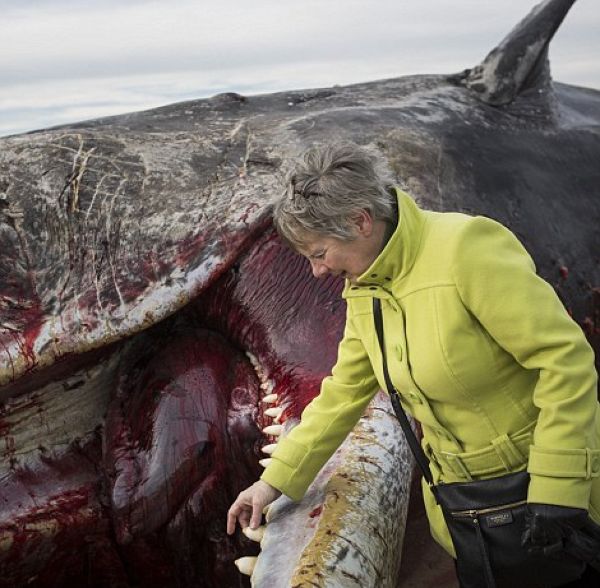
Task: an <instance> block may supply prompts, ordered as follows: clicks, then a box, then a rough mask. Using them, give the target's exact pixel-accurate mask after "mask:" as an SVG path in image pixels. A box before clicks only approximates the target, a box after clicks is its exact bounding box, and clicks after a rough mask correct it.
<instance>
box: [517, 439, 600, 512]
mask: <svg viewBox="0 0 600 588" xmlns="http://www.w3.org/2000/svg"><path fill="white" fill-rule="evenodd" d="M527 471H528V472H529V474H530V475H531V481H530V483H529V492H528V495H527V500H528V502H537V503H545V504H557V505H560V506H571V507H573V508H583V509H586V510H587V509H588V508H589V502H590V493H591V490H592V482H593V479H594V478H597V477H598V476H599V475H600V450H597V449H546V448H541V447H536V446H534V445H532V446H531V447H530V451H529V463H528V465H527Z"/></svg>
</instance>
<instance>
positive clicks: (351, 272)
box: [298, 211, 386, 282]
mask: <svg viewBox="0 0 600 588" xmlns="http://www.w3.org/2000/svg"><path fill="white" fill-rule="evenodd" d="M363 213H364V214H361V215H360V216H358V217H357V218H356V220H355V221H353V229H354V233H355V238H354V239H353V240H352V241H343V240H341V239H338V238H337V237H327V236H323V235H319V234H318V233H308V234H306V236H305V238H304V239H303V246H302V247H299V248H298V252H299V253H300V254H302V255H304V257H306V258H307V259H308V261H309V262H310V265H311V269H312V272H313V275H314V276H315V278H324V277H325V276H327V275H329V274H331V275H333V276H339V277H342V278H348V279H349V280H350V281H351V282H356V280H357V279H358V277H359V276H360V275H362V274H363V273H364V272H365V271H367V269H368V268H369V266H370V265H371V264H372V263H373V262H374V261H375V258H376V257H377V256H378V255H379V253H380V251H381V250H382V249H383V238H384V234H385V228H386V227H385V223H382V222H381V221H375V222H373V219H372V218H371V216H370V215H369V214H368V213H367V212H366V211H363Z"/></svg>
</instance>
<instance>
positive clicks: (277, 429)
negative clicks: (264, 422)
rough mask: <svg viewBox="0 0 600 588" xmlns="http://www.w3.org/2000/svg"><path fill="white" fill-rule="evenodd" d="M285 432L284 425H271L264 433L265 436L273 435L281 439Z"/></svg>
mask: <svg viewBox="0 0 600 588" xmlns="http://www.w3.org/2000/svg"><path fill="white" fill-rule="evenodd" d="M282 432H283V425H269V426H268V427H265V428H264V429H263V433H264V434H265V435H273V436H275V437H279V435H281V433H282Z"/></svg>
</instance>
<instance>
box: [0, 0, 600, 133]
mask: <svg viewBox="0 0 600 588" xmlns="http://www.w3.org/2000/svg"><path fill="white" fill-rule="evenodd" d="M533 3H534V2H533V0H532V1H531V2H529V1H528V2H523V0H504V1H503V2H502V3H500V2H491V1H488V2H484V1H481V0H478V1H476V0H455V1H451V0H421V1H420V2H415V1H414V0H371V1H369V2H367V1H366V0H345V1H343V2H342V1H341V0H329V1H328V2H323V1H322V0H304V1H303V2H295V3H291V2H281V1H277V0H255V1H254V2H243V1H241V0H240V1H234V0H219V1H218V2H210V3H209V2H206V1H205V2H198V1H197V0H196V1H192V0H180V1H178V2H171V3H169V2H167V1H166V0H156V1H143V0H133V1H132V0H121V1H116V0H105V1H101V0H83V1H82V0H57V1H34V0H22V1H21V2H20V3H19V4H17V3H15V2H0V9H1V10H2V14H3V17H2V20H1V21H0V72H1V75H0V134H7V133H11V132H18V131H21V130H26V129H32V128H37V127H40V126H48V125H51V124H57V123H61V122H67V121H69V120H78V119H81V118H91V117H96V116H102V115H104V114H115V113H117V112H125V111H129V110H136V109H140V108H149V107H152V106H157V105H159V104H165V103H168V102H173V101H177V100H183V99H187V98H198V97H203V96H207V95H211V94H214V93H216V92H219V91H225V90H236V91H239V92H242V93H244V92H246V93H255V92H266V91H271V90H275V89H285V88H295V87H316V86H323V85H332V84H335V83H340V84H343V83H351V82H356V81H366V80H370V79H378V78H382V77H391V76H397V75H407V74H414V73H434V72H435V73H437V72H453V71H459V70H461V69H464V68H465V67H470V66H472V65H475V64H476V63H477V62H479V61H481V59H483V57H484V56H485V55H486V54H487V52H488V51H489V50H490V49H491V48H492V47H493V46H495V45H496V44H497V43H498V42H499V41H500V40H501V39H502V37H503V36H504V35H505V34H506V33H507V32H508V31H509V30H510V29H511V28H512V26H514V25H515V24H516V22H517V21H518V20H520V19H521V18H522V17H523V16H525V14H526V12H527V11H528V9H529V8H530V7H531V6H532V5H533ZM599 29H600V10H599V8H598V4H597V0H579V1H578V2H577V3H576V4H575V6H574V7H573V9H572V11H571V13H570V14H569V15H568V16H567V20H566V21H565V23H564V24H563V27H561V30H559V32H558V34H557V36H556V39H555V40H554V42H553V44H552V46H551V60H552V68H553V74H554V77H555V78H556V79H559V80H561V81H565V82H569V83H576V84H579V85H586V86H591V87H598V88H600V65H599V64H598V60H597V59H594V58H593V57H592V56H597V55H598V54H599V49H600V35H598V30H599Z"/></svg>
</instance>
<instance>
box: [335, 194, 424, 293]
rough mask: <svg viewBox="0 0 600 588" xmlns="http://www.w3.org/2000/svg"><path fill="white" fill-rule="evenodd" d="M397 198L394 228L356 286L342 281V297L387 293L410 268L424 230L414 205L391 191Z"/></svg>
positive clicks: (422, 222)
mask: <svg viewBox="0 0 600 588" xmlns="http://www.w3.org/2000/svg"><path fill="white" fill-rule="evenodd" d="M395 190H396V197H397V198H398V226H397V227H396V230H395V231H394V232H393V234H392V236H391V237H390V239H389V241H388V242H387V243H386V245H385V247H384V248H383V250H382V251H381V253H380V254H379V255H378V256H377V258H376V259H375V261H374V262H373V263H372V264H371V265H370V267H369V268H368V269H367V271H365V273H364V274H362V275H361V276H359V278H358V280H357V282H356V284H351V283H350V281H349V280H346V284H345V286H344V291H343V292H342V297H344V298H352V297H355V296H374V295H375V291H377V290H379V289H380V288H384V289H385V290H390V289H391V285H392V283H393V282H396V281H397V280H401V279H402V278H403V277H404V276H406V274H407V273H408V272H409V271H410V269H411V268H412V266H413V264H414V262H415V259H416V257H417V252H418V251H419V246H420V243H421V236H422V234H423V228H424V226H425V215H424V214H423V211H422V210H421V209H420V208H419V207H418V206H417V204H416V203H415V201H414V200H413V199H412V198H411V197H410V196H409V195H408V194H407V193H406V192H403V191H402V190H400V188H395Z"/></svg>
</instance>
